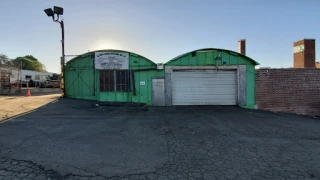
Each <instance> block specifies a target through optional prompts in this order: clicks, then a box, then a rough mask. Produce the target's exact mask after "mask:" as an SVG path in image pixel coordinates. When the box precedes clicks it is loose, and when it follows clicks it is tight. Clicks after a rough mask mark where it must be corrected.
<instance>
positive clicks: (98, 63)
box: [94, 52, 129, 69]
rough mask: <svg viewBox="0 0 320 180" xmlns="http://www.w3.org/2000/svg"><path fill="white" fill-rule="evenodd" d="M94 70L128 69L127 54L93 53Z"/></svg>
mask: <svg viewBox="0 0 320 180" xmlns="http://www.w3.org/2000/svg"><path fill="white" fill-rule="evenodd" d="M94 65H95V68H96V69H129V53H125V52H95V57H94Z"/></svg>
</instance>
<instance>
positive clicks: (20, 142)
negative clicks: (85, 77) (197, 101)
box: [0, 99, 320, 180]
mask: <svg viewBox="0 0 320 180" xmlns="http://www.w3.org/2000/svg"><path fill="white" fill-rule="evenodd" d="M0 179H30V180H37V179H41V180H42V179H52V180H53V179H66V180H69V179H70V180H71V179H72V180H73V179H80V180H82V179H84V180H85V179H91V180H96V179H110V180H116V179H119V180H120V179H121V180H122V179H155V180H162V179H181V180H189V179H190V180H191V179H196V180H197V179H199V180H200V179H208V180H213V179H246V180H248V179H277V180H278V179H279V180H280V179H320V120H319V119H317V118H311V117H306V116H298V115H290V114H283V113H272V112H265V111H258V110H248V109H241V108H239V107H234V106H178V107H142V108H141V107H139V108H137V107H135V108H130V107H108V106H98V107H96V106H92V101H83V100H74V99H60V100H59V101H57V102H54V103H49V104H48V105H46V106H44V107H42V108H40V109H38V110H37V111H36V112H33V113H30V114H27V115H24V116H21V117H18V118H16V119H13V120H11V121H7V122H4V123H1V124H0Z"/></svg>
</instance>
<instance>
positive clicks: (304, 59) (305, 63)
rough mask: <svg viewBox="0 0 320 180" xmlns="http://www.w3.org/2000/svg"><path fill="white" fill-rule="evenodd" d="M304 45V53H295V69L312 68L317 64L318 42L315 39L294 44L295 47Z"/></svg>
mask: <svg viewBox="0 0 320 180" xmlns="http://www.w3.org/2000/svg"><path fill="white" fill-rule="evenodd" d="M300 45H304V51H302V52H296V53H293V67H294V68H312V67H315V66H316V65H315V62H316V52H315V49H316V41H315V40H314V39H303V40H300V41H297V42H294V43H293V47H296V46H300Z"/></svg>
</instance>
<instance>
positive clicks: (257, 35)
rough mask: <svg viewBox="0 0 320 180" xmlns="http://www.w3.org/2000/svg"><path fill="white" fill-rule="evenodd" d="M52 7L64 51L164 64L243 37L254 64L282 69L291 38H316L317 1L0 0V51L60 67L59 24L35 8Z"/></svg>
mask: <svg viewBox="0 0 320 180" xmlns="http://www.w3.org/2000/svg"><path fill="white" fill-rule="evenodd" d="M53 6H61V7H63V8H64V15H63V19H64V23H65V45H66V47H65V50H66V53H65V54H66V55H80V54H83V53H86V52H88V51H94V50H100V49H119V50H126V51H130V52H134V53H136V54H140V55H142V56H144V57H147V58H148V59H150V60H152V61H154V62H156V63H160V62H163V63H165V62H167V61H169V60H170V59H172V58H174V57H176V56H178V55H181V54H184V53H186V52H190V51H193V50H196V49H201V48H222V49H229V50H233V51H237V49H238V40H239V39H246V42H247V48H246V49H247V52H246V55H247V56H249V57H251V58H253V59H255V60H256V61H258V62H259V63H260V66H261V67H272V68H287V67H292V66H293V42H294V41H297V40H301V39H304V38H312V39H319V40H320V33H319V32H320V23H319V18H320V11H319V7H320V1H319V0H305V1H301V0H290V1H289V0H282V1H279V0H268V1H263V0H241V1H239V0H51V1H44V0H28V1H26V0H1V1H0V22H1V25H0V27H1V28H0V53H3V54H6V55H8V56H9V57H10V58H15V57H18V56H24V55H33V56H35V57H36V58H38V59H39V60H40V61H41V62H42V63H43V64H44V65H45V66H46V68H47V71H49V72H60V57H61V29H60V25H59V24H58V23H54V22H53V21H52V19H51V18H49V17H47V16H46V14H45V13H44V11H43V10H44V9H46V8H50V7H53ZM316 44H317V40H316ZM318 47H319V46H317V45H316V54H319V53H320V49H319V48H318ZM70 57H71V56H70ZM70 57H68V58H67V60H70ZM317 60H320V57H319V58H317Z"/></svg>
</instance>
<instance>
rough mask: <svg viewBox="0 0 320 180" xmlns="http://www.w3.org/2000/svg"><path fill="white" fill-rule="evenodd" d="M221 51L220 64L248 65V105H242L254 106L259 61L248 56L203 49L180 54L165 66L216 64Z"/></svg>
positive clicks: (226, 51)
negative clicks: (256, 71) (256, 67)
mask: <svg viewBox="0 0 320 180" xmlns="http://www.w3.org/2000/svg"><path fill="white" fill-rule="evenodd" d="M220 52H221V60H219V61H218V65H219V66H234V65H246V105H245V106H242V107H244V108H254V105H255V94H254V92H255V91H254V88H255V79H254V78H255V66H256V65H257V64H258V63H257V62H256V61H254V60H253V59H251V58H249V57H247V56H244V55H241V54H239V53H236V52H233V51H229V50H223V49H201V50H196V51H193V52H189V53H186V54H183V55H181V56H178V57H176V58H174V59H172V60H171V61H169V62H167V63H165V64H164V66H215V65H216V60H215V59H216V58H217V57H218V55H219V53H220Z"/></svg>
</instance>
